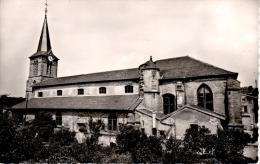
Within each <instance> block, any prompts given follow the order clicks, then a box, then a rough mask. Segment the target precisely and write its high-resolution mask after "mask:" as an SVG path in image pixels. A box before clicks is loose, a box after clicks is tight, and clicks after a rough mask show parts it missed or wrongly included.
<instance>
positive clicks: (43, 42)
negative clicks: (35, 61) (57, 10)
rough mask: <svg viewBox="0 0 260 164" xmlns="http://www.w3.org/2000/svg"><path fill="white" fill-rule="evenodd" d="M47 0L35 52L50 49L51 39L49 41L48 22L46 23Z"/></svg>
mask: <svg viewBox="0 0 260 164" xmlns="http://www.w3.org/2000/svg"><path fill="white" fill-rule="evenodd" d="M47 6H48V4H47V0H46V2H45V16H44V21H43V26H42V32H41V36H40V40H39V44H38V49H37V52H40V51H50V50H51V41H50V35H49V29H48V23H47V11H48V9H47Z"/></svg>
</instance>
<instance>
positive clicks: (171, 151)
mask: <svg viewBox="0 0 260 164" xmlns="http://www.w3.org/2000/svg"><path fill="white" fill-rule="evenodd" d="M182 152H183V147H182V141H181V140H177V139H176V138H174V137H173V136H170V138H169V139H168V140H166V143H165V155H164V162H166V163H170V162H173V163H176V162H179V161H181V157H182V155H183V154H182Z"/></svg>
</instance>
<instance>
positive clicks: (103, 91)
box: [99, 87, 107, 94]
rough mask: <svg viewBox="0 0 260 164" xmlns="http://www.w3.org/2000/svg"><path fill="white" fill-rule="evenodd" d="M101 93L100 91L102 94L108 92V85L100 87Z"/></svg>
mask: <svg viewBox="0 0 260 164" xmlns="http://www.w3.org/2000/svg"><path fill="white" fill-rule="evenodd" d="M99 93H100V94H106V93H107V89H106V87H100V88H99Z"/></svg>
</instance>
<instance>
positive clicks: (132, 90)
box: [125, 85, 134, 93]
mask: <svg viewBox="0 0 260 164" xmlns="http://www.w3.org/2000/svg"><path fill="white" fill-rule="evenodd" d="M133 92H134V87H133V86H132V85H127V86H125V93H133Z"/></svg>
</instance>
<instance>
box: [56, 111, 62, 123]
mask: <svg viewBox="0 0 260 164" xmlns="http://www.w3.org/2000/svg"><path fill="white" fill-rule="evenodd" d="M56 124H57V125H62V115H61V112H57V113H56Z"/></svg>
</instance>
